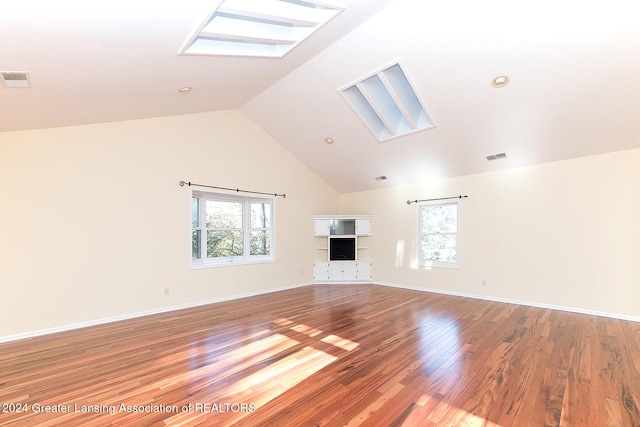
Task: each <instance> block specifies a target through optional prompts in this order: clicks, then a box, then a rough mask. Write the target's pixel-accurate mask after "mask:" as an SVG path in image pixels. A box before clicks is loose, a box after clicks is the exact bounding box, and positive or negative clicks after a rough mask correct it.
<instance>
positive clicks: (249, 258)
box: [189, 188, 276, 268]
mask: <svg viewBox="0 0 640 427" xmlns="http://www.w3.org/2000/svg"><path fill="white" fill-rule="evenodd" d="M193 198H198V199H199V213H198V222H199V227H193V222H192V219H193V217H192V218H191V221H190V222H191V226H190V229H191V230H190V232H189V246H190V249H189V254H190V255H191V257H190V259H191V268H208V267H221V266H229V265H246V264H259V263H265V262H275V260H276V254H275V246H276V245H275V235H276V233H275V197H274V196H260V197H255V196H248V195H244V194H238V193H236V192H226V191H210V190H201V189H198V188H195V189H192V190H191V201H190V204H189V206H190V207H191V206H192V201H193ZM207 200H216V201H224V202H240V203H242V212H243V224H242V232H243V255H240V256H228V257H216V258H207V253H206V252H207V230H208V229H207V227H206V201H207ZM252 203H268V204H269V206H270V207H271V212H270V227H269V228H268V231H269V239H270V243H269V254H268V255H251V254H250V245H251V238H250V236H251V231H252V230H256V229H255V228H252V227H251V204H252ZM191 214H192V212H191ZM196 229H198V230H200V252H201V253H200V255H201V257H200V258H197V259H194V258H193V248H192V244H193V241H192V233H193V230H196Z"/></svg>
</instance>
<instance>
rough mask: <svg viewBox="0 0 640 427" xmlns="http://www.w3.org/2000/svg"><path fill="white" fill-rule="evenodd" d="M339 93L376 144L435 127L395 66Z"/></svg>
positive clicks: (407, 80) (405, 76) (402, 73)
mask: <svg viewBox="0 0 640 427" xmlns="http://www.w3.org/2000/svg"><path fill="white" fill-rule="evenodd" d="M340 93H342V95H343V96H344V97H345V99H346V100H347V102H348V103H349V105H351V108H353V109H354V110H355V112H356V113H357V114H358V116H360V118H361V119H362V121H363V122H364V123H365V124H366V125H367V127H368V128H369V130H370V131H371V132H372V133H373V134H374V135H375V137H376V138H377V139H378V141H380V142H384V141H387V140H389V139H392V138H396V137H399V136H403V135H408V134H410V133H413V132H418V131H421V130H426V129H431V128H434V127H435V124H434V123H433V120H431V117H429V114H428V113H427V110H426V108H425V107H424V106H423V103H422V102H421V101H420V98H419V96H418V94H417V93H416V91H415V90H414V88H413V86H412V85H411V83H410V82H409V79H408V78H407V74H406V73H405V72H404V70H403V69H402V67H401V66H400V64H399V63H396V64H394V65H392V66H390V67H388V68H385V69H384V70H382V71H380V72H377V73H375V74H373V75H369V76H367V77H365V78H363V79H362V80H360V81H358V82H356V83H354V84H352V85H350V86H348V87H346V88H345V89H342V90H340Z"/></svg>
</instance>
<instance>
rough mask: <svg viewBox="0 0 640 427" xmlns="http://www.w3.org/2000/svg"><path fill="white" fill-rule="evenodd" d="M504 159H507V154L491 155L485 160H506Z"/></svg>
mask: <svg viewBox="0 0 640 427" xmlns="http://www.w3.org/2000/svg"><path fill="white" fill-rule="evenodd" d="M506 158H507V154H506V153H498V154H492V155H490V156H487V160H489V161H491V160H500V159H506Z"/></svg>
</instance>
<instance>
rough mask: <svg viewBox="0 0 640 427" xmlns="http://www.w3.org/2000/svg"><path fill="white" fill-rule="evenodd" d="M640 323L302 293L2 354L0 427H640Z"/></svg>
mask: <svg viewBox="0 0 640 427" xmlns="http://www.w3.org/2000/svg"><path fill="white" fill-rule="evenodd" d="M639 370H640V324H639V323H634V322H629V321H622V320H615V319H610V318H604V317H595V316H587V315H580V314H574V313H567V312H562V311H555V310H548V309H540V308H533V307H527V306H521V305H512V304H504V303H497V302H489V301H481V300H475V299H468V298H461V297H453V296H445V295H438V294H431V293H426V292H417V291H410V290H403V289H394V288H387V287H381V286H374V285H341V286H338V285H328V286H319V285H317V286H308V287H303V288H298V289H293V290H288V291H282V292H277V293H272V294H269V295H262V296H256V297H251V298H246V299H239V300H235V301H228V302H223V303H218V304H213V305H208V306H203V307H198V308H193V309H188V310H181V311H174V312H171V313H164V314H160V315H154V316H147V317H143V318H137V319H133V320H127V321H122V322H117V323H111V324H107V325H100V326H95V327H91V328H85V329H81V330H75V331H69V332H64V333H59V334H53V335H49V336H44V337H36V338H32V339H26V340H21V341H15V342H9V343H5V344H0V404H2V407H0V425H2V426H36V425H37V426H163V425H170V426H223V425H238V426H342V425H348V426H355V425H362V426H400V425H404V426H446V427H449V426H456V427H458V426H501V427H507V426H516V427H520V426H536V427H539V426H595V427H601V426H611V427H613V426H640V409H639V408H640V400H639V397H640V374H639Z"/></svg>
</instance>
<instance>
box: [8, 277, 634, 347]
mask: <svg viewBox="0 0 640 427" xmlns="http://www.w3.org/2000/svg"><path fill="white" fill-rule="evenodd" d="M354 283H358V284H362V283H363V282H354ZM312 284H316V283H300V284H295V285H291V286H283V287H279V288H272V289H267V290H263V291H256V292H248V293H244V294H239V295H232V296H228V297H222V298H214V299H210V300H206V301H196V302H193V303H187V304H181V305H175V306H170V307H163V308H158V309H154V310H147V311H141V312H136V313H129V314H124V315H120V316H113V317H107V318H103V319H97V320H91V321H87V322H80V323H73V324H70V325H63V326H57V327H54V328H47V329H40V330H36V331H30V332H25V333H21V334H16V335H7V336H0V343H3V342H9V341H16V340H21V339H25V338H33V337H37V336H41V335H48V334H54V333H56V332H64V331H70V330H73V329H80V328H86V327H88V326H96V325H102V324H105V323H111V322H118V321H120V320H127V319H134V318H136V317H143V316H150V315H152V314H160V313H167V312H171V311H176V310H183V309H186V308H192V307H199V306H202V305H207V304H214V303H217V302H223V301H231V300H234V299H240V298H247V297H252V296H257V295H264V294H269V293H273V292H279V291H284V290H287V289H295V288H300V287H303V286H309V285H312ZM317 284H326V283H320V282H318V283H317ZM370 284H373V285H380V286H389V287H393V288H401V289H409V290H413V291H422V292H432V293H436V294H444V295H453V296H459V297H465V298H475V299H481V300H486V301H495V302H504V303H508V304H518V305H526V306H530V307H538V308H548V309H552V310H561V311H568V312H572V313H579V314H589V315H592V316H602V317H609V318H612V319H620V320H629V321H632V322H640V317H638V316H630V315H626V314H619V313H609V312H604V311H597V310H588V309H583V308H578V307H567V306H559V305H553V304H544V303H538V302H532V301H523V300H513V299H510V298H500V297H494V296H487V295H476V294H468V293H464V292H455V291H447V290H443V289H432V288H423V287H419V286H408V285H400V284H397V283H386V282H378V281H373V282H371V283H370Z"/></svg>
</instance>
